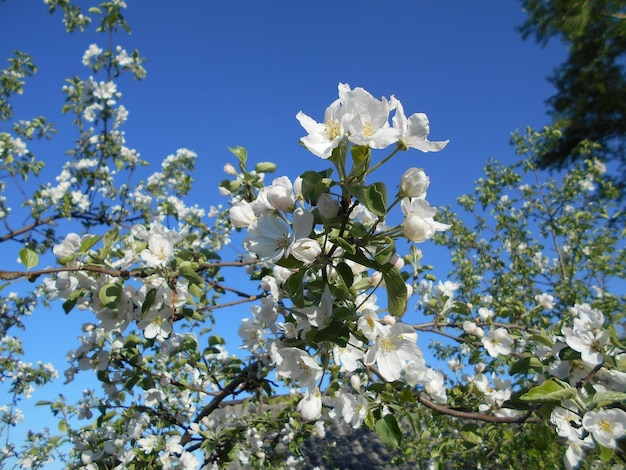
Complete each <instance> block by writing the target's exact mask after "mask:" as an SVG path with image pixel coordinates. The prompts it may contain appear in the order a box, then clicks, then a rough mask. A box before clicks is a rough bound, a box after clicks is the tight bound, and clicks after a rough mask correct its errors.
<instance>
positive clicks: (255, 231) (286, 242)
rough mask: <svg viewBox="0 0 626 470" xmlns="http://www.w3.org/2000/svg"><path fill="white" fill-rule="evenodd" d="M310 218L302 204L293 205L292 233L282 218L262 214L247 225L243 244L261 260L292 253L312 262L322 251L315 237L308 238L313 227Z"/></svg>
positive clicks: (311, 217)
mask: <svg viewBox="0 0 626 470" xmlns="http://www.w3.org/2000/svg"><path fill="white" fill-rule="evenodd" d="M313 219H314V217H313V214H311V213H310V212H306V211H305V210H304V209H302V208H298V209H296V210H295V211H294V213H293V235H292V234H291V233H290V232H289V227H288V226H287V224H285V223H284V222H283V221H282V220H281V219H279V218H278V217H275V216H273V215H270V214H261V216H260V217H259V218H258V219H256V220H254V221H253V222H252V223H251V224H250V225H249V227H248V238H247V239H246V240H245V242H244V245H245V247H246V249H248V250H249V251H251V252H252V253H255V254H256V255H257V256H259V258H261V259H262V260H264V261H274V260H277V259H278V258H280V257H282V256H283V255H286V256H287V255H289V254H290V253H291V254H293V256H294V257H295V258H296V259H299V260H300V261H302V262H305V263H311V262H313V261H314V260H315V258H316V257H317V256H318V255H319V254H320V253H321V251H322V250H321V247H320V246H319V243H318V242H317V241H315V240H312V239H309V238H308V236H309V234H310V233H311V231H312V230H313V221H314V220H313ZM303 239H306V240H303ZM294 242H297V243H294ZM316 245H317V246H316ZM318 250H319V251H318Z"/></svg>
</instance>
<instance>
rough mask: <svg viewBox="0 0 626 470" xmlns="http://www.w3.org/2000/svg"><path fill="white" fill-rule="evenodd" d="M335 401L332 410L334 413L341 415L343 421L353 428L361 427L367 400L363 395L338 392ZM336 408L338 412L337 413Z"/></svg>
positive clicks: (365, 412)
mask: <svg viewBox="0 0 626 470" xmlns="http://www.w3.org/2000/svg"><path fill="white" fill-rule="evenodd" d="M335 403H336V404H335V408H334V410H333V411H334V413H335V414H336V415H339V416H341V418H342V419H343V421H345V422H346V423H347V424H349V425H350V426H352V427H353V428H354V429H358V428H360V427H361V424H363V420H364V419H365V415H366V414H367V400H366V399H365V397H364V396H363V395H361V394H358V395H354V394H352V393H347V392H340V393H339V394H338V396H337V397H336V401H335ZM337 409H338V410H339V413H337Z"/></svg>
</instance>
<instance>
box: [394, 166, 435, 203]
mask: <svg viewBox="0 0 626 470" xmlns="http://www.w3.org/2000/svg"><path fill="white" fill-rule="evenodd" d="M429 184H430V178H429V177H428V176H426V173H424V170H422V169H421V168H409V169H408V170H406V171H405V172H404V174H403V175H402V177H401V178H400V190H399V191H398V194H399V196H400V197H401V198H405V197H407V198H417V199H424V198H425V197H426V190H427V189H428V186H429Z"/></svg>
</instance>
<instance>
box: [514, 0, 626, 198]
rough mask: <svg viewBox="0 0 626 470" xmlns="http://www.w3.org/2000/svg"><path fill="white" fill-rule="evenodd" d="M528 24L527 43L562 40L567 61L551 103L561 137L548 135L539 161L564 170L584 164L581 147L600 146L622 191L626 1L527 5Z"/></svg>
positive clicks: (553, 0) (535, 0)
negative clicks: (530, 40) (533, 39)
mask: <svg viewBox="0 0 626 470" xmlns="http://www.w3.org/2000/svg"><path fill="white" fill-rule="evenodd" d="M522 4H523V6H524V10H525V11H526V12H527V13H528V19H527V20H526V22H525V23H524V24H523V25H522V26H521V28H520V31H521V33H522V35H523V37H525V38H526V37H528V36H531V35H534V36H535V37H536V38H537V40H538V41H540V42H542V43H544V44H545V43H547V41H548V40H549V39H551V38H553V37H557V38H559V39H560V40H561V41H562V42H563V43H564V44H565V45H566V46H567V48H568V57H567V59H566V60H565V62H563V63H562V64H561V65H560V66H559V67H557V68H556V69H555V72H554V74H553V75H552V77H550V81H551V82H552V84H553V85H554V86H555V88H556V94H555V95H554V96H552V97H551V98H550V99H549V100H548V101H547V103H548V105H549V106H550V109H551V114H552V117H553V118H554V123H553V124H554V126H555V127H556V128H557V129H559V130H560V131H561V132H560V134H559V135H554V134H552V135H544V138H545V139H546V141H545V143H546V151H545V152H542V153H540V154H537V155H536V159H537V160H536V161H537V162H538V164H539V167H541V168H565V167H569V166H571V165H572V164H575V163H578V162H580V161H582V160H584V158H585V157H584V155H582V154H580V153H579V152H578V151H577V147H579V145H581V144H582V143H584V142H595V143H597V144H600V145H601V147H600V148H599V151H598V154H599V157H600V158H602V159H603V160H608V161H614V162H615V163H617V168H616V169H614V170H613V171H614V172H615V173H614V174H613V176H614V178H615V181H616V183H617V184H618V185H619V186H620V187H622V188H623V185H624V183H625V180H624V177H623V175H624V169H625V168H626V167H625V165H626V163H625V159H624V137H625V135H626V124H625V123H626V119H625V117H626V104H625V103H626V76H625V75H624V67H623V61H624V56H625V54H626V19H625V18H626V17H625V16H624V13H625V7H626V2H624V0H595V1H586V0H522Z"/></svg>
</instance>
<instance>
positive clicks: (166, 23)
mask: <svg viewBox="0 0 626 470" xmlns="http://www.w3.org/2000/svg"><path fill="white" fill-rule="evenodd" d="M126 1H127V4H128V9H127V10H126V18H127V20H128V22H129V24H130V26H131V28H132V30H133V31H132V35H131V36H127V35H126V34H125V33H120V34H119V35H118V36H116V37H115V38H114V40H113V41H114V45H118V44H119V45H121V46H122V47H124V48H125V49H127V50H128V51H129V52H130V51H131V50H133V49H135V48H137V49H139V51H140V52H141V53H142V55H143V56H145V57H146V58H147V59H148V60H147V62H146V63H145V67H146V68H147V71H148V75H147V78H146V79H145V80H144V81H142V82H139V83H135V82H133V81H131V80H122V82H121V83H120V86H119V88H118V89H119V90H120V91H121V92H122V94H123V96H122V103H123V104H124V105H125V106H126V107H127V109H128V110H129V112H130V116H129V121H128V123H127V125H126V135H127V145H128V146H129V147H134V148H136V149H137V150H138V151H139V152H140V153H141V155H142V157H143V158H144V159H147V160H149V161H150V162H151V163H152V164H153V165H154V166H153V167H152V171H156V169H157V168H158V165H160V161H161V160H162V159H163V158H164V157H165V156H167V155H168V154H170V153H174V152H175V151H176V150H177V149H178V148H181V147H187V148H189V149H192V150H194V151H196V152H197V153H198V154H199V158H198V165H197V171H196V175H195V176H196V181H197V189H196V191H195V192H194V199H196V202H198V203H200V204H204V205H206V207H207V208H208V207H209V206H210V205H211V204H217V203H226V202H227V201H226V199H225V198H222V197H220V196H219V194H218V191H217V183H218V182H219V181H220V180H221V179H223V178H224V176H225V175H224V174H223V173H222V166H223V165H224V164H225V163H226V162H228V161H234V158H231V155H230V153H229V152H228V150H227V149H226V147H227V146H237V145H242V146H245V147H247V148H248V153H249V156H250V159H251V160H252V161H253V162H256V161H268V160H269V161H274V162H276V163H278V165H279V167H278V172H277V174H276V176H281V175H287V176H289V177H291V178H295V177H296V176H297V175H298V174H300V173H301V172H302V171H304V170H308V169H319V170H321V169H324V168H327V167H328V165H327V164H326V163H325V162H324V161H322V160H320V159H318V158H317V157H315V156H313V155H312V154H309V153H308V152H307V151H306V150H304V149H303V148H301V147H300V146H299V145H298V139H299V138H300V137H302V136H303V135H304V131H303V129H302V128H301V127H300V125H299V123H298V122H297V120H296V119H295V115H296V113H297V112H298V111H300V110H303V111H304V112H305V113H307V114H309V115H311V116H312V117H314V118H317V119H321V118H322V117H323V113H324V110H325V108H326V106H327V105H328V104H330V102H331V101H333V100H334V99H335V98H336V96H337V84H338V83H339V82H347V83H349V84H350V85H351V86H353V87H356V86H362V87H364V88H365V89H367V90H368V91H370V92H371V93H372V94H373V95H374V96H387V97H389V96H390V95H392V94H395V95H396V97H397V98H398V99H400V100H401V101H402V103H403V104H404V108H405V111H406V112H407V114H411V113H413V112H425V113H426V114H427V115H428V116H429V118H430V124H431V135H430V137H431V139H432V140H445V139H450V144H449V145H448V147H447V148H446V149H445V150H444V151H442V152H440V153H438V154H422V153H420V152H418V151H411V152H407V153H402V154H400V155H398V156H396V157H395V159H394V160H392V161H391V164H390V165H388V166H387V170H386V175H385V178H384V179H385V181H386V182H387V184H388V187H390V188H393V187H394V186H395V185H396V184H397V181H398V179H399V177H400V175H401V174H402V173H403V172H404V171H405V170H406V169H407V168H408V167H410V166H418V167H423V168H425V169H426V171H427V173H428V174H429V175H430V177H431V189H430V191H429V198H428V199H429V201H430V202H431V204H433V205H445V204H453V203H454V201H455V200H456V198H457V197H458V196H460V195H461V194H463V193H465V192H468V191H470V190H471V189H472V188H473V182H474V181H475V180H476V179H477V178H478V177H479V176H480V175H481V169H482V167H483V165H484V163H485V162H486V160H487V159H488V158H489V157H494V158H496V159H499V160H503V161H513V160H514V159H515V158H516V157H515V155H514V153H513V151H512V149H511V148H510V147H509V138H510V134H511V133H512V132H513V131H515V130H516V129H518V128H524V127H525V126H527V125H531V126H534V127H541V126H543V125H544V124H546V123H547V121H548V120H547V117H546V115H545V109H546V108H545V106H544V103H543V102H544V100H545V99H546V98H548V97H549V96H550V95H551V94H552V92H553V90H552V87H551V86H550V85H549V83H548V82H547V81H546V76H548V75H549V74H550V73H551V71H552V69H553V68H554V67H555V66H557V65H558V64H559V63H560V62H561V61H562V59H563V58H564V51H563V49H562V48H561V47H560V46H559V45H558V44H551V45H550V47H548V48H545V49H544V48H541V47H540V46H538V45H537V44H535V43H534V42H532V41H526V42H524V41H522V39H521V37H520V35H519V34H518V33H517V32H516V31H515V27H516V26H519V25H520V24H521V23H522V22H523V21H524V19H525V15H524V13H523V11H522V9H521V5H520V4H519V2H518V1H515V0H491V1H484V0H483V1H472V2H467V1H454V0H438V1H434V0H404V1H390V2H383V1H375V0H361V1H355V0H346V1H329V0H320V1H316V2H312V1H304V0H300V1H298V0H282V1H274V2H260V1H252V0H249V1H237V0H232V1H221V2H217V1H206V0H182V1H178V2H171V1H154V0H126ZM79 3H81V4H91V2H85V1H83V2H79ZM94 42H96V43H98V44H100V45H101V46H106V45H107V37H106V36H104V35H96V34H93V33H89V34H79V33H75V34H73V35H69V34H66V33H65V32H64V28H63V25H62V24H61V15H60V14H59V13H57V14H55V15H54V16H52V17H49V16H48V14H47V8H46V7H45V5H44V4H43V1H42V0H6V1H5V2H2V3H0V61H3V62H4V60H5V58H7V57H8V56H9V55H10V52H11V51H12V50H14V49H19V50H23V51H26V52H29V53H31V54H32V55H33V56H34V59H35V62H36V64H37V65H38V67H39V73H38V74H37V76H36V77H35V78H33V79H31V80H29V81H28V83H27V85H26V90H25V94H24V95H23V96H21V97H18V98H17V99H16V100H15V101H14V103H15V107H16V117H17V118H29V117H33V116H37V115H40V114H43V115H45V116H46V117H47V118H48V119H49V120H51V121H53V122H55V123H57V125H58V128H59V135H58V136H57V137H55V138H54V140H53V141H52V142H51V143H49V144H45V145H41V146H39V145H37V146H33V148H34V149H35V150H36V151H37V153H38V156H39V157H40V158H42V159H43V160H44V161H45V162H46V165H47V169H46V171H45V172H44V180H43V181H47V180H46V179H45V178H48V179H51V178H53V177H54V176H55V175H56V174H58V170H59V168H60V166H61V165H62V163H63V162H64V160H65V158H64V152H65V150H67V149H68V148H71V147H72V142H73V139H74V138H75V137H76V134H75V133H74V131H73V130H72V129H69V127H68V125H69V120H70V119H69V118H68V117H67V116H63V115H61V114H60V108H61V106H62V104H63V95H62V94H61V91H60V90H61V87H62V85H63V83H64V79H65V78H66V77H70V76H72V75H74V74H78V75H80V76H81V77H83V78H86V77H87V76H88V70H87V69H86V68H84V67H83V66H82V64H81V58H82V55H83V52H84V51H85V49H86V48H87V47H88V46H89V44H91V43H94ZM3 126H6V124H2V123H0V130H2V129H1V127H3ZM381 156H382V155H381ZM4 249H6V248H5V247H3V250H4ZM423 249H424V251H425V254H426V255H427V256H428V249H429V248H428V246H427V245H424V246H423ZM17 251H18V247H15V253H17ZM228 253H229V252H228V251H227V252H226V256H227V255H228ZM231 253H232V255H233V256H234V254H235V252H231ZM8 255H9V258H12V257H13V256H14V255H13V253H8ZM426 261H427V262H433V263H436V260H428V258H427V260H426ZM0 268H4V266H0ZM72 315H73V317H74V318H73V319H72V320H71V321H66V320H68V319H67V318H65V315H64V314H63V313H62V312H61V311H60V309H59V311H54V312H37V313H36V315H35V317H34V318H33V319H32V320H31V324H29V328H32V330H31V331H32V332H31V333H30V334H29V335H30V336H29V338H30V341H27V342H26V346H27V347H29V346H31V347H32V348H33V349H32V350H33V351H41V349H40V348H39V347H36V346H37V345H41V343H42V338H43V339H45V338H50V340H49V341H44V344H46V348H47V349H46V352H45V355H46V357H44V358H43V359H44V360H53V361H54V363H55V364H56V365H57V367H58V368H59V370H60V371H62V370H63V369H64V368H65V365H64V360H63V358H64V355H65V353H66V352H67V351H68V350H69V349H71V348H74V347H76V346H77V344H76V342H75V340H74V338H75V337H76V336H77V335H78V334H79V325H80V323H82V321H84V319H82V318H79V316H81V315H84V312H75V313H74V314H72ZM234 328H236V326H234ZM52 331H53V332H54V334H53V335H51V332H52ZM29 343H30V344H29ZM233 346H234V345H233ZM29 357H30V358H31V359H33V360H36V359H37V356H36V355H35V354H34V353H33V354H29ZM40 398H41V395H38V396H36V399H40Z"/></svg>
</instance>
